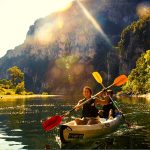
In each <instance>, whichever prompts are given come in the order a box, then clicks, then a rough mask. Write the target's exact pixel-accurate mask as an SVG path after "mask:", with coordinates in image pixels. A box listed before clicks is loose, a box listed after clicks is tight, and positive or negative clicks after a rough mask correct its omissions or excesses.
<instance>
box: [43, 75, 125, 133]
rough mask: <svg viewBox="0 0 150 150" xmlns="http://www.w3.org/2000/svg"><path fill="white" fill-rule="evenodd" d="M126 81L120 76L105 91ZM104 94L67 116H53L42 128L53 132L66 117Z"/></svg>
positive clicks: (68, 112) (44, 122)
mask: <svg viewBox="0 0 150 150" xmlns="http://www.w3.org/2000/svg"><path fill="white" fill-rule="evenodd" d="M125 81H126V76H119V77H117V78H116V79H115V80H114V82H113V83H112V84H111V85H110V86H108V87H106V88H105V89H108V88H110V87H112V86H120V85H122V84H124V83H125ZM99 82H100V83H102V80H101V81H99ZM102 92H103V90H101V91H100V92H98V93H97V94H95V95H93V96H92V97H91V98H90V99H88V100H86V101H84V102H83V103H81V104H80V105H78V106H77V105H76V106H74V107H73V109H71V110H69V111H67V112H66V113H65V114H63V115H61V116H53V117H51V118H49V119H47V120H46V121H43V122H42V127H43V129H44V130H45V131H49V130H52V129H53V128H54V127H56V126H58V125H59V124H60V123H61V122H62V119H63V118H64V117H65V116H66V115H68V114H70V113H71V112H72V111H74V110H75V109H76V107H80V106H82V105H84V104H85V103H87V102H88V101H90V100H91V99H92V98H93V97H96V96H97V95H99V94H101V93H102Z"/></svg>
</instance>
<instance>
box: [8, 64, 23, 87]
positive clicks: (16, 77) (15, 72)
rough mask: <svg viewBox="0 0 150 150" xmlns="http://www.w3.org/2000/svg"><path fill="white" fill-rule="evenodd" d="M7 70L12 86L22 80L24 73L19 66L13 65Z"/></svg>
mask: <svg viewBox="0 0 150 150" xmlns="http://www.w3.org/2000/svg"><path fill="white" fill-rule="evenodd" d="M7 71H8V73H9V76H10V78H11V81H12V84H13V85H14V86H16V85H17V84H18V83H21V82H23V81H24V73H23V72H22V71H21V70H20V69H19V67H17V66H13V67H12V68H9V69H8V70H7Z"/></svg>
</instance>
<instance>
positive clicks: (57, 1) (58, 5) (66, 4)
mask: <svg viewBox="0 0 150 150" xmlns="http://www.w3.org/2000/svg"><path fill="white" fill-rule="evenodd" d="M73 1H74V0H51V1H50V3H51V6H50V9H51V11H52V10H53V11H54V12H55V11H65V10H67V9H68V8H70V7H71V6H72V2H73Z"/></svg>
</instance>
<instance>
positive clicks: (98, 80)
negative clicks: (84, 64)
mask: <svg viewBox="0 0 150 150" xmlns="http://www.w3.org/2000/svg"><path fill="white" fill-rule="evenodd" d="M93 76H94V75H93ZM94 78H95V79H96V81H97V82H98V83H100V84H101V85H102V87H103V89H104V90H105V89H106V88H105V86H104V85H103V82H102V81H103V80H102V77H101V75H100V74H99V73H98V72H96V76H94ZM113 84H115V83H113ZM113 84H111V85H110V86H108V87H107V89H108V88H110V87H111V86H113ZM108 96H109V98H110V100H111V101H112V103H113V104H114V106H115V107H116V109H117V110H118V111H119V112H121V111H120V109H119V107H118V106H117V104H116V103H115V102H114V100H113V99H112V97H111V96H110V95H108ZM121 115H122V117H123V119H124V121H125V123H126V124H127V125H128V127H130V124H129V123H128V122H127V121H126V118H125V116H124V114H123V113H121Z"/></svg>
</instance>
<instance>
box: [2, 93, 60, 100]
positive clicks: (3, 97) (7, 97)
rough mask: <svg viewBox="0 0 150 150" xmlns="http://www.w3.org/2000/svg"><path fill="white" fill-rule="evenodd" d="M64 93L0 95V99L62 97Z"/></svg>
mask: <svg viewBox="0 0 150 150" xmlns="http://www.w3.org/2000/svg"><path fill="white" fill-rule="evenodd" d="M61 96H63V95H41V94H33V95H0V99H10V98H11V99H15V98H39V97H40V98H49V97H61Z"/></svg>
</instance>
